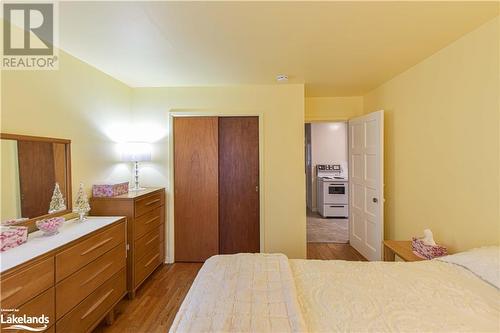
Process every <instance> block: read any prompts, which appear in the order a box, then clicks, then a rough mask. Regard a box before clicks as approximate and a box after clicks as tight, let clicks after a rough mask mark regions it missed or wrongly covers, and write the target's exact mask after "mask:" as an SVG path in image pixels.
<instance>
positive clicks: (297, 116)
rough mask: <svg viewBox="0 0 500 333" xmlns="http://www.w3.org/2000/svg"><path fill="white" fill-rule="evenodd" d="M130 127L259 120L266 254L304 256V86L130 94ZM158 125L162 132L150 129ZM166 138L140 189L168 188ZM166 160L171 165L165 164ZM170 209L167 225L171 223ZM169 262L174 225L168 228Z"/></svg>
mask: <svg viewBox="0 0 500 333" xmlns="http://www.w3.org/2000/svg"><path fill="white" fill-rule="evenodd" d="M132 109H133V113H134V123H136V124H142V125H141V126H142V128H143V129H145V130H147V128H148V125H149V126H151V127H152V128H153V130H152V131H155V130H156V131H159V132H160V133H166V132H169V131H170V123H169V122H170V117H169V112H173V113H177V114H186V113H191V114H198V115H217V114H220V115H259V116H260V117H261V120H260V121H261V133H260V134H261V144H262V146H261V154H262V155H261V157H263V160H262V161H261V172H262V177H263V178H262V179H261V186H262V187H261V192H262V193H261V206H262V207H261V217H262V222H261V223H262V224H263V228H262V229H263V239H262V238H261V239H262V243H263V244H261V245H264V246H263V249H264V250H265V251H266V252H282V253H285V254H287V255H288V256H289V257H291V258H305V256H306V217H305V187H304V184H305V176H304V150H303V141H304V87H303V86H302V85H283V86H277V85H272V86H271V85H270V86H265V85H262V86H231V87H205V88H194V87H193V88H141V89H134V91H133V103H132ZM154 125H156V126H158V125H160V126H161V128H156V129H154V128H155V126H154ZM170 138H171V133H170V134H167V135H165V136H164V138H163V139H162V140H160V141H159V142H157V143H156V144H155V145H154V152H153V153H154V155H155V156H154V157H153V159H154V160H155V164H152V165H149V166H148V167H146V168H144V169H143V170H142V176H143V183H144V184H145V185H156V186H158V185H161V186H166V187H167V188H170V186H169V184H170V183H171V181H172V179H171V175H170V174H169V173H168V171H169V167H170V166H171V162H172V160H171V159H172V154H169V150H170V141H169V140H170ZM169 159H170V160H169ZM172 211H173V210H172V209H170V212H169V213H170V221H172ZM168 237H169V239H170V242H169V257H170V258H172V251H173V226H172V225H171V223H170V224H169V234H168Z"/></svg>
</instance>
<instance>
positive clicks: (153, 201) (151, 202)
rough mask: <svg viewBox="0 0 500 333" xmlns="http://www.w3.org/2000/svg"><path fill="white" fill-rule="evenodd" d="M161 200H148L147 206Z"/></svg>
mask: <svg viewBox="0 0 500 333" xmlns="http://www.w3.org/2000/svg"><path fill="white" fill-rule="evenodd" d="M159 201H160V199H156V200H152V201H150V202H147V203H146V204H145V206H151V205H152V204H155V203H157V202H159Z"/></svg>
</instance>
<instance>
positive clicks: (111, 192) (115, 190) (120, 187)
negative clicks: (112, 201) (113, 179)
mask: <svg viewBox="0 0 500 333" xmlns="http://www.w3.org/2000/svg"><path fill="white" fill-rule="evenodd" d="M125 193H128V182H125V183H119V184H104V185H94V186H92V196H94V197H114V196H117V195H121V194H125Z"/></svg>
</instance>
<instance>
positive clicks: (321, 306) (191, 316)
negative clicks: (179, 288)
mask: <svg viewBox="0 0 500 333" xmlns="http://www.w3.org/2000/svg"><path fill="white" fill-rule="evenodd" d="M499 258H500V248H499V247H488V248H480V249H476V250H472V251H468V252H464V253H460V254H457V255H451V256H447V257H443V258H442V259H440V260H438V259H434V260H430V261H421V262H412V263H405V262H349V261H339V260H326V261H322V260H293V259H291V260H290V259H288V258H287V257H286V256H284V255H282V254H236V255H222V256H214V257H212V258H210V259H209V260H207V261H206V263H205V264H204V265H203V267H202V269H201V270H200V272H199V274H198V276H197V277H196V279H195V281H194V282H193V285H192V286H191V289H190V291H189V292H188V294H187V295H186V298H185V299H184V302H183V303H182V305H181V308H180V309H179V311H178V313H177V315H176V318H175V320H174V323H173V325H172V327H171V328H170V332H339V331H344V332H346V331H348V332H499V331H500V291H499V280H500V277H499V274H500V273H499V272H500V262H499V260H500V259H499Z"/></svg>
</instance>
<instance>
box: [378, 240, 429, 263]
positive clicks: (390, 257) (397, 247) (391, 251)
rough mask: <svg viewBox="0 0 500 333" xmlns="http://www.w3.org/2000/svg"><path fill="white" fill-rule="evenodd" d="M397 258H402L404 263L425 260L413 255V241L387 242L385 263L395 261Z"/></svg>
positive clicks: (385, 245) (385, 243)
mask: <svg viewBox="0 0 500 333" xmlns="http://www.w3.org/2000/svg"><path fill="white" fill-rule="evenodd" d="M395 256H398V257H400V258H401V259H403V260H404V261H421V260H425V259H423V258H420V257H419V256H417V255H415V254H414V253H413V251H412V249H411V241H397V240H385V241H384V261H395Z"/></svg>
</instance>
